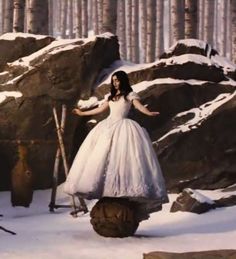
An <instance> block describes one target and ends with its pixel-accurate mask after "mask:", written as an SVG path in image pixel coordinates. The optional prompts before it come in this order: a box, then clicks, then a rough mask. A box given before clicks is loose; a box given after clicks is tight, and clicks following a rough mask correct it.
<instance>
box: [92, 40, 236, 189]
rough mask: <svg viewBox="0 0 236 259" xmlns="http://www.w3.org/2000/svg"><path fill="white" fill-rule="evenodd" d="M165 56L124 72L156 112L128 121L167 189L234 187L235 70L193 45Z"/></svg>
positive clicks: (182, 44)
mask: <svg viewBox="0 0 236 259" xmlns="http://www.w3.org/2000/svg"><path fill="white" fill-rule="evenodd" d="M167 54H168V55H167ZM167 54H166V55H164V56H162V59H160V60H158V61H156V62H155V63H154V64H152V65H150V66H146V67H144V68H142V69H140V67H139V68H137V69H136V70H135V68H134V67H132V72H129V78H130V80H131V83H132V85H133V89H134V90H135V91H138V93H139V95H140V96H141V100H142V102H143V103H144V104H147V105H148V107H149V108H150V109H151V110H157V111H160V116H158V117H155V118H150V117H147V116H145V115H142V114H140V113H139V112H137V111H135V110H134V111H132V113H131V114H130V117H131V118H132V119H135V120H136V121H138V122H139V123H140V124H141V125H142V126H143V127H145V128H146V129H147V130H148V132H149V134H150V136H151V139H152V141H153V146H154V148H155V150H156V154H157V157H158V158H159V161H160V164H161V167H162V170H163V174H164V178H165V180H166V185H167V189H168V190H169V191H170V192H181V191H182V190H183V189H184V188H193V189H220V188H225V187H227V186H230V185H232V184H234V183H236V173H235V172H236V160H235V154H236V146H235V143H236V137H235V131H236V117H235V113H236V95H235V85H236V82H235V81H232V80H229V73H230V71H231V72H234V71H235V69H236V66H235V65H234V64H232V63H230V61H228V60H226V59H224V58H222V57H219V56H218V55H217V51H215V50H213V49H211V48H207V44H206V43H205V42H202V41H198V40H193V44H192V41H191V40H181V41H179V42H177V44H176V45H174V46H173V47H172V48H170V50H169V51H168V52H167ZM221 60H222V61H221ZM212 71H214V73H212ZM213 74H214V75H213ZM191 79H193V80H191ZM202 80H204V81H202ZM221 80H223V81H221ZM143 81H148V82H146V84H147V87H145V88H142V87H141V86H140V85H139V83H141V82H143ZM213 82H214V83H213ZM108 88H109V87H108V85H107V84H103V85H101V86H99V87H98V88H97V89H96V91H95V95H96V96H97V97H98V98H100V99H101V98H103V95H104V94H106V93H107V92H108ZM96 119H97V120H98V121H99V118H98V117H96Z"/></svg>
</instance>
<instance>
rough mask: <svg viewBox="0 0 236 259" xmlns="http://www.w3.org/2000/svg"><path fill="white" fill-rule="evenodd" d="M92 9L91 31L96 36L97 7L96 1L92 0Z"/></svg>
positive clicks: (97, 32)
mask: <svg viewBox="0 0 236 259" xmlns="http://www.w3.org/2000/svg"><path fill="white" fill-rule="evenodd" d="M92 8H93V16H92V21H93V31H94V34H95V35H97V34H99V30H98V5H97V1H96V0H92Z"/></svg>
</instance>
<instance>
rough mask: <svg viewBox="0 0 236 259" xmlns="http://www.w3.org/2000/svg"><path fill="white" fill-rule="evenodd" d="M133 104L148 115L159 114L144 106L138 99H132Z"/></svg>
mask: <svg viewBox="0 0 236 259" xmlns="http://www.w3.org/2000/svg"><path fill="white" fill-rule="evenodd" d="M133 105H134V107H135V108H136V109H137V110H139V111H140V112H142V113H144V114H146V115H148V116H156V115H159V114H160V113H159V112H151V111H149V110H148V108H146V107H145V106H144V105H142V104H141V102H140V101H139V100H138V99H134V100H133Z"/></svg>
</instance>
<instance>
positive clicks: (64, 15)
mask: <svg viewBox="0 0 236 259" xmlns="http://www.w3.org/2000/svg"><path fill="white" fill-rule="evenodd" d="M67 15H68V0H63V1H62V3H61V37H62V38H63V39H65V38H66V28H67Z"/></svg>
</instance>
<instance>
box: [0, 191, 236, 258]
mask: <svg viewBox="0 0 236 259" xmlns="http://www.w3.org/2000/svg"><path fill="white" fill-rule="evenodd" d="M200 192H201V193H202V194H204V195H206V196H208V197H209V198H211V199H218V198H220V197H222V196H228V195H229V194H230V193H222V192H221V191H220V190H216V191H201V190H200ZM50 194H51V191H50V190H46V191H35V193H34V199H33V202H32V204H31V206H30V208H22V207H15V208H13V207H11V204H10V192H0V214H3V215H4V216H3V217H2V218H0V226H3V227H5V228H8V229H10V230H12V231H15V232H16V233H17V235H11V234H8V233H5V232H3V231H1V230H0V258H1V259H6V258H7V259H9V258H10V259H18V258H24V259H32V258H34V259H41V258H44V259H54V258H57V259H65V258H66V259H78V258H83V259H110V258H112V259H118V258H119V259H121V258H124V259H141V258H143V253H148V252H151V251H157V250H159V251H174V252H183V251H200V250H211V249H235V248H236V245H235V240H236V220H235V215H236V206H234V207H228V208H218V209H215V210H211V211H209V212H207V213H205V214H201V215H197V214H193V213H187V212H177V213H170V212H169V209H170V206H171V204H172V201H173V200H174V199H175V198H176V196H177V195H176V194H171V195H170V201H171V202H170V203H169V204H166V205H164V208H163V210H162V211H160V212H157V213H153V214H151V218H150V219H149V220H146V221H143V222H142V223H141V224H140V226H139V228H138V230H137V232H136V234H135V236H133V237H128V238H123V239H120V238H104V237H101V236H99V235H97V234H96V233H95V232H94V231H93V229H92V226H91V224H90V223H89V220H90V217H89V214H86V215H81V216H80V217H78V218H73V217H71V216H70V214H69V209H58V210H57V212H55V213H50V212H49V211H48V203H49V200H50ZM231 194H232V193H231ZM234 194H236V192H234ZM58 203H59V204H62V203H67V204H68V203H69V201H68V197H66V196H65V195H64V194H63V192H62V191H61V188H59V193H58ZM94 203H95V201H92V202H90V203H89V208H91V207H92V206H93V204H94Z"/></svg>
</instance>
